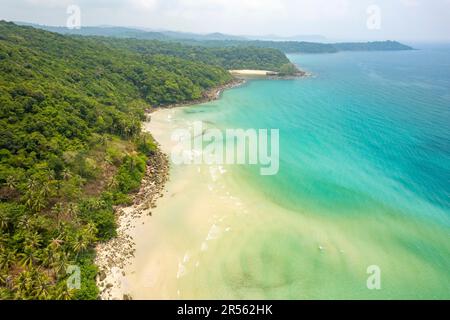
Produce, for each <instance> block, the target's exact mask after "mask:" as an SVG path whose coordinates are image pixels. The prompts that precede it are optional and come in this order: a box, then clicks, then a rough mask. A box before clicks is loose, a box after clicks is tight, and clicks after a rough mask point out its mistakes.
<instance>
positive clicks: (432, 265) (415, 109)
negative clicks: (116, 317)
mask: <svg viewBox="0 0 450 320" xmlns="http://www.w3.org/2000/svg"><path fill="white" fill-rule="evenodd" d="M290 59H291V60H292V61H293V62H295V63H297V64H299V65H300V66H301V67H302V68H304V69H307V70H308V71H310V72H312V73H313V74H314V76H313V77H310V78H303V79H296V80H283V81H276V80H254V81H250V82H248V83H247V84H246V85H244V86H242V87H239V88H235V89H232V90H229V91H227V92H225V93H224V94H223V97H222V98H221V99H220V100H218V101H214V102H211V103H208V104H203V105H200V106H193V107H188V108H180V109H176V110H163V111H160V112H157V113H156V114H155V115H154V116H153V119H152V122H151V124H149V125H148V126H149V129H150V130H151V131H152V132H153V134H154V136H155V137H156V138H157V140H158V141H160V142H161V143H162V145H163V148H164V150H165V151H166V152H170V151H171V147H172V145H173V142H171V141H170V134H171V132H173V130H174V129H175V128H180V127H181V128H185V127H188V126H189V125H192V123H193V122H195V121H198V120H201V121H204V122H205V123H207V124H208V126H210V127H216V128H220V129H226V128H244V129H245V128H255V129H259V128H268V129H271V128H276V129H279V130H280V172H279V173H278V175H275V176H261V175H260V174H259V167H257V166H236V165H230V166H223V167H220V166H211V167H210V166H207V165H199V166H197V165H190V166H172V172H171V182H169V184H168V190H169V192H168V194H167V196H165V197H164V198H162V199H161V200H160V201H159V203H158V208H157V209H156V210H154V212H153V217H151V218H149V219H148V221H147V223H146V224H145V225H142V226H138V227H137V229H136V231H135V233H136V238H137V241H136V242H137V243H136V244H137V246H136V249H137V252H136V260H135V263H134V265H132V266H131V267H130V270H128V273H129V274H130V277H129V282H130V283H129V287H130V291H131V293H132V295H133V297H135V298H183V299H192V298H194V299H196V298H210V299H211V298H212V299H222V298H252V299H258V298H261V299H265V298H275V299H281V298H286V299H332V298H333V299H345V298H355V299H361V298H368V299H371V298H373V299H378V298H386V299H390V298H400V299H404V298H441V299H448V298H450V274H449V271H448V270H449V268H450V242H449V236H450V232H449V230H450V229H449V227H450V201H449V199H450V197H449V196H450V194H449V193H450V167H449V166H450V136H449V130H448V126H449V123H450V114H449V113H450V96H449V92H450V51H447V50H433V49H431V48H427V49H424V50H420V51H408V52H392V53H390V52H381V53H378V52H377V53H339V54H332V55H292V56H290ZM372 265H376V266H378V267H379V268H380V270H381V289H380V290H369V289H368V288H367V285H366V281H367V278H368V277H369V275H368V274H367V268H368V267H369V266H372Z"/></svg>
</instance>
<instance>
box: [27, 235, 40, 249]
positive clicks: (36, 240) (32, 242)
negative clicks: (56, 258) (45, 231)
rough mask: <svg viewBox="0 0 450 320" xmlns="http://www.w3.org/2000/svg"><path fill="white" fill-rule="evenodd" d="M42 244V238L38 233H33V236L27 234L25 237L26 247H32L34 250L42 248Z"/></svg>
mask: <svg viewBox="0 0 450 320" xmlns="http://www.w3.org/2000/svg"><path fill="white" fill-rule="evenodd" d="M41 242H42V236H41V235H40V234H39V233H37V232H34V233H31V234H27V235H26V236H25V246H27V247H30V248H32V249H36V248H38V247H39V246H40V244H41Z"/></svg>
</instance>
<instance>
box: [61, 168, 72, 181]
mask: <svg viewBox="0 0 450 320" xmlns="http://www.w3.org/2000/svg"><path fill="white" fill-rule="evenodd" d="M72 176H73V175H72V172H70V170H69V169H67V168H66V169H64V170H63V172H62V178H63V179H64V180H66V181H67V180H69V179H70V178H72Z"/></svg>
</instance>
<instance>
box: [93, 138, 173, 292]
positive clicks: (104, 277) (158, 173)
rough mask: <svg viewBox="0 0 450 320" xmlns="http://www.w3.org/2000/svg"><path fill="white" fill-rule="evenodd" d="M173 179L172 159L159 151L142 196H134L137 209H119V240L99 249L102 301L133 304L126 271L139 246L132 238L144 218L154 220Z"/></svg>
mask: <svg viewBox="0 0 450 320" xmlns="http://www.w3.org/2000/svg"><path fill="white" fill-rule="evenodd" d="M168 179H169V159H168V157H167V155H166V154H164V153H163V152H161V150H160V146H159V145H158V149H157V151H156V152H155V153H154V154H153V155H152V156H151V157H149V160H148V162H147V170H146V174H145V176H144V178H143V180H142V183H141V188H140V190H139V192H138V193H136V194H135V195H133V205H132V206H129V207H117V208H116V218H117V229H116V230H117V236H116V237H114V238H113V239H111V240H110V241H108V242H105V243H100V244H99V245H97V247H96V248H95V251H96V258H95V264H96V265H97V267H98V269H99V272H98V274H97V278H96V280H97V287H98V288H99V292H100V293H99V298H100V299H101V300H131V299H132V298H131V296H130V295H129V294H128V293H127V292H126V290H125V267H126V266H127V265H128V264H129V262H130V260H131V259H132V258H133V257H134V252H135V243H134V239H133V237H132V236H131V235H130V233H131V230H132V229H134V228H135V227H136V223H137V222H138V220H139V219H140V218H143V217H145V216H151V215H152V212H151V210H152V209H154V208H156V201H157V200H158V199H159V198H161V197H162V196H163V195H164V190H165V189H164V187H165V185H166V182H167V181H168Z"/></svg>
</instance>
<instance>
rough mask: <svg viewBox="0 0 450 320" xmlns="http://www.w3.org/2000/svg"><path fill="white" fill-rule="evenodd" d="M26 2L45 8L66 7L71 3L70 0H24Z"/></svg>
mask: <svg viewBox="0 0 450 320" xmlns="http://www.w3.org/2000/svg"><path fill="white" fill-rule="evenodd" d="M25 2H26V3H28V4H30V5H34V6H41V7H47V8H66V7H67V6H69V5H70V4H71V2H73V1H71V0H26V1H25Z"/></svg>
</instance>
